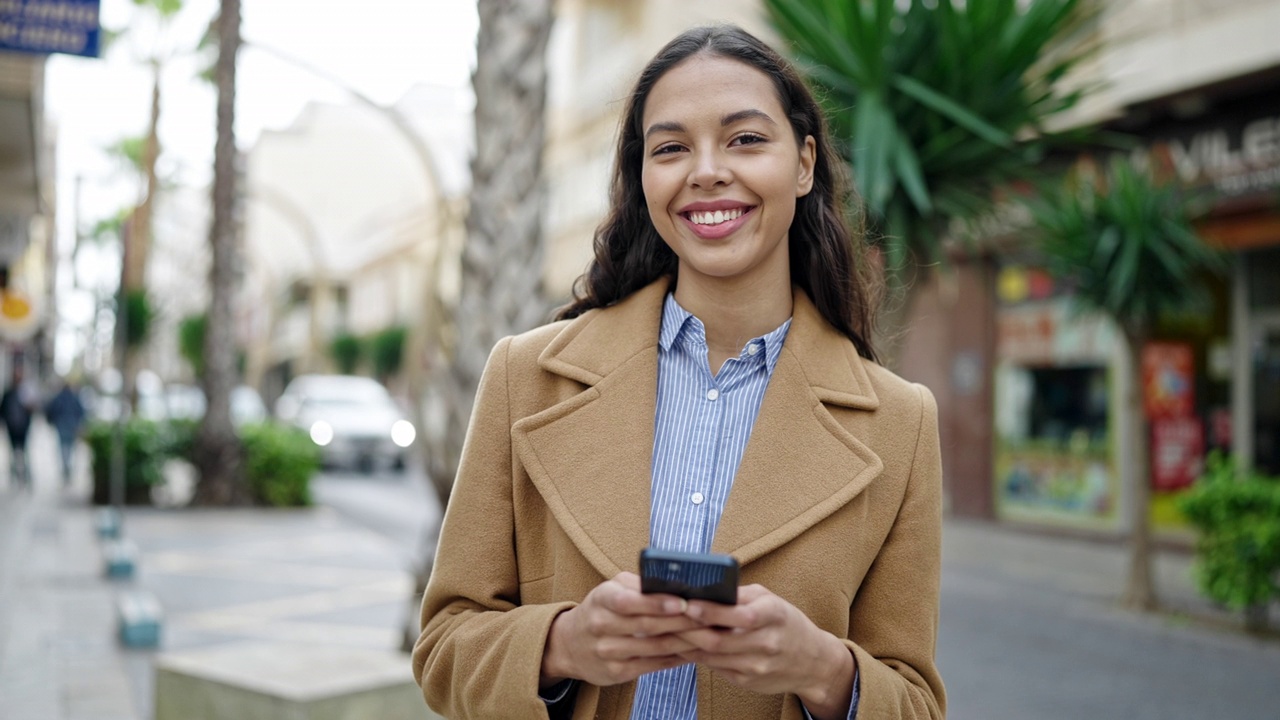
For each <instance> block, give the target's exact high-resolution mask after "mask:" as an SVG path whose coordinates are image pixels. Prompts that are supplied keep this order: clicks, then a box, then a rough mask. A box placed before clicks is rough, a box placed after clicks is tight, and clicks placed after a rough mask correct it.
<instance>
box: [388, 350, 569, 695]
mask: <svg viewBox="0 0 1280 720" xmlns="http://www.w3.org/2000/svg"><path fill="white" fill-rule="evenodd" d="M510 343H511V339H510V338H507V339H505V340H502V341H501V342H499V343H498V345H497V346H496V347H495V348H494V350H493V352H492V354H490V356H489V361H488V363H487V364H486V366H485V371H484V375H483V377H482V378H481V380H480V388H479V392H478V394H477V396H476V404H475V409H474V411H473V412H472V414H471V422H470V426H469V427H468V429H467V438H466V442H465V443H464V445H463V450H462V459H461V462H460V463H459V465H458V475H457V479H456V480H455V483H454V488H453V493H452V495H451V497H450V500H449V506H448V509H447V510H446V512H445V516H444V524H443V526H442V528H441V532H440V542H439V545H438V546H437V551H436V557H435V563H434V566H433V568H432V572H431V580H430V583H429V584H428V585H427V592H426V595H425V597H424V598H423V603H422V628H423V630H422V634H421V635H420V636H419V637H418V641H417V643H416V644H415V645H414V649H413V673H414V677H415V679H416V680H417V682H418V684H419V685H420V686H421V687H422V693H423V696H424V697H425V698H426V701H427V704H428V705H430V706H431V708H432V709H434V710H435V711H436V712H439V713H441V714H442V715H444V716H445V717H448V718H451V719H452V720H467V719H468V718H485V719H486V720H488V719H489V718H539V717H542V718H545V717H547V709H546V705H545V703H544V702H543V701H542V700H541V699H540V698H539V697H538V676H539V672H540V669H541V667H542V653H543V647H544V645H545V644H546V639H547V634H548V631H549V630H550V627H551V622H552V620H554V619H555V617H556V615H558V614H559V613H560V612H563V611H564V610H567V609H569V608H570V607H572V606H573V605H572V604H571V603H559V604H550V605H527V606H526V605H521V604H520V583H519V576H518V572H517V565H516V556H515V552H516V551H515V543H514V539H513V536H514V519H513V507H512V487H511V483H512V477H513V473H512V454H511V422H512V421H511V416H510V407H509V401H508V392H507V388H508V385H507V382H508V377H507V353H508V349H509V346H510Z"/></svg>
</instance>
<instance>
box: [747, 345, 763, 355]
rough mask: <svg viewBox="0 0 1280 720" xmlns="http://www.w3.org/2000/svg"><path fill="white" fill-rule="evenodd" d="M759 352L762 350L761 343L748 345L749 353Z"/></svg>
mask: <svg viewBox="0 0 1280 720" xmlns="http://www.w3.org/2000/svg"><path fill="white" fill-rule="evenodd" d="M758 352H760V343H751V344H750V345H748V346H747V354H748V355H755V354H756V353H758Z"/></svg>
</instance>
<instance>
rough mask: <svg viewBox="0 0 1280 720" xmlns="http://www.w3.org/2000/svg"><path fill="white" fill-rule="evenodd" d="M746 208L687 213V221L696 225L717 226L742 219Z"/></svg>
mask: <svg viewBox="0 0 1280 720" xmlns="http://www.w3.org/2000/svg"><path fill="white" fill-rule="evenodd" d="M746 210H747V208H740V207H739V208H734V209H732V210H716V211H715V212H692V213H689V219H690V220H692V221H693V222H694V223H696V224H698V225H719V224H720V223H724V222H729V221H730V220H737V219H738V218H740V217H742V213H744V212H746Z"/></svg>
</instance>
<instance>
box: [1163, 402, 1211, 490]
mask: <svg viewBox="0 0 1280 720" xmlns="http://www.w3.org/2000/svg"><path fill="white" fill-rule="evenodd" d="M1203 465H1204V426H1203V425H1202V424H1201V422H1200V419H1199V418H1194V417H1180V418H1163V419H1160V420H1154V421H1152V423H1151V485H1152V487H1154V488H1155V489H1156V490H1180V489H1182V488H1185V487H1189V486H1190V485H1191V484H1192V483H1194V482H1195V481H1196V478H1197V477H1199V476H1200V471H1201V469H1202V467H1203Z"/></svg>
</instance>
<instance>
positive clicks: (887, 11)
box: [764, 0, 1096, 360]
mask: <svg viewBox="0 0 1280 720" xmlns="http://www.w3.org/2000/svg"><path fill="white" fill-rule="evenodd" d="M764 4H765V7H766V9H767V11H768V15H769V19H770V20H771V22H772V23H773V25H774V26H775V27H776V28H777V30H778V32H779V34H780V35H781V36H782V37H783V38H784V39H785V40H786V41H787V42H788V43H789V45H790V47H791V51H792V53H793V55H794V57H795V59H796V60H797V61H798V63H799V65H800V66H801V68H802V69H803V71H804V72H805V73H806V75H807V77H808V79H809V81H810V83H811V84H812V85H814V86H815V88H816V89H817V90H818V91H819V95H820V96H821V97H822V98H823V101H824V105H825V107H826V109H827V111H828V112H827V116H828V118H829V119H830V121H831V126H832V134H833V136H834V137H835V138H836V139H837V141H838V142H840V143H842V149H843V154H844V157H845V159H846V161H847V162H848V163H849V165H850V166H851V167H852V170H853V177H854V179H855V181H856V185H857V187H858V190H859V192H860V193H861V194H862V197H863V199H864V200H865V202H866V204H867V206H868V209H869V210H870V217H869V220H870V225H871V227H872V229H873V233H872V237H873V239H874V240H875V241H876V242H877V243H878V244H879V247H880V248H881V250H882V254H883V257H884V259H885V261H886V262H885V267H886V271H887V276H886V280H887V283H888V286H889V287H888V289H889V299H890V301H891V302H890V303H888V310H887V311H886V313H885V315H884V317H882V323H881V324H882V328H884V329H885V330H886V331H888V333H889V334H890V335H891V336H892V335H894V334H896V333H898V331H899V330H900V329H901V328H902V325H903V324H904V321H905V320H906V318H907V314H908V313H909V311H910V289H911V288H912V287H916V286H917V285H913V283H912V282H911V281H912V280H913V277H912V276H913V275H914V274H916V272H915V270H916V268H921V269H922V270H921V272H927V271H928V268H929V267H930V266H932V265H933V264H935V263H937V262H939V261H940V260H942V259H943V254H944V253H943V250H944V244H943V240H944V239H945V236H946V234H947V232H948V230H949V228H950V227H951V226H952V222H953V221H954V220H957V219H960V220H966V219H975V218H978V217H981V216H983V215H984V214H986V213H988V212H990V211H991V210H992V208H993V191H994V190H995V189H996V188H999V187H1001V186H1002V185H1004V184H1006V183H1009V182H1010V181H1012V180H1016V179H1019V178H1022V177H1025V176H1027V175H1028V174H1029V173H1031V172H1032V171H1033V170H1034V169H1035V168H1036V166H1037V164H1038V163H1039V162H1040V160H1041V159H1042V158H1043V157H1044V155H1045V153H1046V151H1047V150H1048V149H1049V148H1050V147H1052V146H1053V145H1055V144H1056V143H1059V142H1061V141H1062V139H1063V138H1062V137H1060V136H1056V135H1054V134H1051V133H1049V132H1047V131H1046V129H1045V121H1046V120H1048V119H1049V118H1051V117H1053V116H1054V115H1056V114H1058V113H1061V112H1062V111H1064V110H1067V109H1068V108H1071V107H1072V106H1074V105H1075V104H1076V103H1077V102H1078V100H1079V99H1080V97H1081V96H1082V93H1083V92H1084V90H1083V89H1077V90H1074V91H1064V90H1063V88H1062V87H1061V82H1060V81H1061V80H1062V79H1063V77H1064V76H1065V75H1066V74H1067V73H1068V72H1069V71H1070V70H1071V69H1072V68H1073V67H1075V66H1076V65H1077V64H1078V63H1079V62H1080V61H1081V60H1082V59H1083V58H1084V57H1085V56H1086V52H1087V45H1088V43H1086V42H1084V41H1083V40H1082V37H1083V35H1084V34H1085V32H1086V31H1087V30H1088V29H1089V27H1090V24H1089V20H1090V19H1091V18H1092V17H1093V16H1094V14H1095V12H1096V9H1095V2H1094V0H1032V2H1030V3H1027V2H1022V1H1020V0H981V2H973V1H970V2H967V3H966V2H963V1H962V0H932V1H929V0H910V2H909V3H907V2H895V0H874V1H871V0H843V1H839V2H833V1H831V0H765V1H764ZM916 279H923V278H916ZM888 339H889V341H890V344H892V339H891V338H888ZM886 355H887V356H888V357H889V358H890V359H891V360H892V358H893V356H894V355H895V350H894V349H893V348H892V347H890V348H889V349H888V352H887V353H886Z"/></svg>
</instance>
